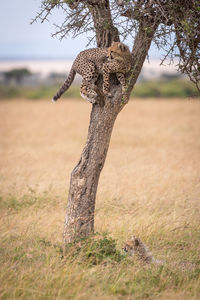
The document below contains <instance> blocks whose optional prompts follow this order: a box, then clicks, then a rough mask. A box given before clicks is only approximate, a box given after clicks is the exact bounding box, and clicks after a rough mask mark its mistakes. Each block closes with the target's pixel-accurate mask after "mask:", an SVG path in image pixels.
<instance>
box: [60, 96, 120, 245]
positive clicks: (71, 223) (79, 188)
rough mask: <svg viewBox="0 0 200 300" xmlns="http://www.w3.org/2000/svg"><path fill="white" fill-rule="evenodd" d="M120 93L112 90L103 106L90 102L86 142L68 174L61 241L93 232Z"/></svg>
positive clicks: (118, 107) (66, 241) (72, 239)
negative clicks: (96, 201) (69, 176)
mask: <svg viewBox="0 0 200 300" xmlns="http://www.w3.org/2000/svg"><path fill="white" fill-rule="evenodd" d="M119 100H121V93H120V92H118V93H116V94H115V98H114V99H112V101H107V102H106V104H105V105H104V107H100V106H99V105H96V104H94V105H93V107H92V111H91V116H90V126H89V130H88V138H87V142H86V145H85V147H84V149H83V151H82V154H81V157H80V160H79V162H78V164H77V166H76V167H75V168H74V170H73V171H72V174H71V182H70V190H69V196H68V204H67V213H66V219H65V226H64V244H66V243H70V242H72V241H74V240H76V239H78V238H80V237H85V236H88V235H89V234H91V233H93V232H94V210H95V198H96V191H97V185H98V181H99V175H100V172H101V170H102V168H103V166H104V162H105V159H106V154H107V151H108V146H109V142H110V137H111V133H112V129H113V125H114V122H115V119H116V116H117V114H118V113H119V111H120V109H121V108H120V106H119V105H118V103H119Z"/></svg>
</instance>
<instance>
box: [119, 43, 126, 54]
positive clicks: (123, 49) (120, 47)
mask: <svg viewBox="0 0 200 300" xmlns="http://www.w3.org/2000/svg"><path fill="white" fill-rule="evenodd" d="M118 48H119V49H120V50H121V51H122V52H125V51H126V47H125V45H123V44H122V43H119V44H118Z"/></svg>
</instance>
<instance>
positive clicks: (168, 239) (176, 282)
mask: <svg viewBox="0 0 200 300" xmlns="http://www.w3.org/2000/svg"><path fill="white" fill-rule="evenodd" d="M90 109H91V107H90V105H89V104H87V103H86V102H85V101H79V100H77V101H70V100H60V101H59V102H58V103H57V104H55V105H53V104H52V103H51V102H49V101H25V100H24V101H22V100H19V101H18V100H14V101H2V102H1V103H0V116H1V118H0V123H1V124H0V138H1V148H0V178H1V182H0V190H1V202H0V216H1V221H0V222H1V223H0V233H1V246H0V247H1V249H0V250H1V253H0V255H1V257H2V259H1V266H2V271H1V275H0V282H1V288H0V298H1V297H2V299H94V298H95V299H134V300H135V299H145V298H149V299H185V300H187V299H199V297H200V280H199V262H200V258H199V251H200V235H199V230H200V138H199V137H200V101H199V100H198V99H197V100H190V99H188V100H185V101H183V100H181V101H180V100H178V99H177V100H173V101H171V100H170V101H169V100H157V101H154V100H146V101H141V100H140V101H137V100H135V101H132V102H130V103H129V104H128V105H127V107H125V109H124V110H123V111H122V112H121V113H120V115H119V116H118V119H117V121H116V124H115V128H114V131H113V135H112V139H111V145H110V149H109V152H108V156H107V160H106V163H105V166H104V169H103V171H102V174H101V178H100V182H99V188H98V193H97V202H96V216H95V230H96V231H98V232H105V231H108V232H109V233H110V235H111V236H112V237H113V238H114V239H116V240H117V247H118V248H119V249H120V247H121V243H122V241H124V240H126V239H127V238H128V237H129V236H130V235H132V234H135V235H138V236H139V237H140V238H141V239H142V240H143V241H144V242H145V243H146V244H148V245H149V247H150V248H151V249H152V251H153V253H154V254H155V256H156V257H158V258H160V259H163V260H165V261H166V266H164V268H163V267H162V268H159V269H158V268H154V267H152V268H149V269H147V270H146V269H144V268H143V267H141V266H138V269H136V267H135V265H134V264H133V265H132V262H131V261H128V263H127V261H125V262H122V263H119V265H109V264H108V265H106V266H104V265H100V266H96V267H93V268H92V269H91V268H88V267H87V266H84V267H83V266H79V265H78V264H77V263H76V261H74V262H73V263H70V262H69V261H64V262H63V261H61V260H60V258H59V255H58V253H57V252H56V251H55V250H53V249H52V247H51V243H53V244H56V243H58V244H59V243H61V241H62V229H63V220H64V215H65V207H66V201H67V190H68V187H69V180H70V172H71V170H72V169H73V167H74V166H75V164H76V162H77V161H78V159H79V156H80V153H81V150H82V148H83V146H84V143H85V140H86V135H87V128H88V123H89V114H90ZM41 241H42V242H41ZM41 243H42V244H41ZM183 260H186V261H188V262H192V263H194V264H195V265H196V266H197V267H196V268H195V270H192V271H191V270H186V272H185V273H182V272H181V271H180V270H179V269H175V270H172V269H173V268H172V267H170V266H171V265H170V264H171V262H173V261H177V262H179V261H183ZM16 277H17V279H16Z"/></svg>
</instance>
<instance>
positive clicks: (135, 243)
mask: <svg viewBox="0 0 200 300" xmlns="http://www.w3.org/2000/svg"><path fill="white" fill-rule="evenodd" d="M122 250H124V251H125V252H127V253H128V254H129V255H130V256H135V257H136V258H138V259H139V260H141V261H142V262H144V263H147V264H149V263H155V264H161V263H162V262H161V261H159V260H157V259H155V258H154V257H153V255H152V253H151V252H150V251H149V249H148V247H147V246H146V245H145V244H144V243H143V242H142V241H141V239H139V238H138V237H136V236H132V237H131V239H130V240H128V241H126V243H125V245H124V247H123V248H122Z"/></svg>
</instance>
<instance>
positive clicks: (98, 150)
mask: <svg viewBox="0 0 200 300" xmlns="http://www.w3.org/2000/svg"><path fill="white" fill-rule="evenodd" d="M100 2H101V5H100V6H99V5H94V6H91V5H90V6H89V9H90V10H91V12H92V16H93V21H94V26H95V28H96V32H97V34H96V37H97V45H98V46H101V47H104V46H109V45H110V43H111V42H112V40H115V41H116V40H119V35H118V31H117V29H116V28H114V26H113V23H112V19H111V16H110V12H109V6H108V1H99V3H100ZM105 16H106V22H107V26H104V25H105V18H104V17H105ZM157 26H158V24H156V22H154V23H153V22H152V19H151V18H146V19H144V21H143V22H141V24H140V26H139V30H138V33H137V35H136V38H135V42H134V46H133V50H132V54H133V61H132V68H131V71H130V74H129V78H128V80H127V82H128V84H127V91H128V93H129V95H130V92H131V90H132V88H133V86H134V84H135V82H136V80H137V78H138V76H139V74H140V72H141V69H142V66H143V63H144V60H145V58H146V56H147V54H148V50H149V47H150V45H151V41H152V39H153V37H154V33H155V31H156V28H157ZM111 94H112V97H110V98H107V99H106V101H105V105H104V106H103V107H100V106H99V105H97V104H94V105H93V106H92V111H91V116H90V125H89V130H88V137H87V142H86V145H85V147H84V149H83V151H82V154H81V157H80V160H79V162H78V164H77V165H76V167H75V168H74V170H73V171H72V174H71V182H70V189H69V195H68V204H67V211H66V218H65V224H64V234H63V238H64V245H65V244H67V243H70V242H73V241H75V240H76V239H79V238H81V237H86V236H88V235H90V234H92V233H93V232H94V212H95V198H96V191H97V186H98V181H99V176H100V173H101V170H102V168H103V166H104V162H105V159H106V155H107V151H108V147H109V143H110V137H111V134H112V129H113V126H114V123H115V120H116V117H117V115H118V113H119V112H120V111H121V110H122V109H123V107H124V105H125V103H122V93H121V86H120V85H116V84H114V83H113V84H112V88H111Z"/></svg>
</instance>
